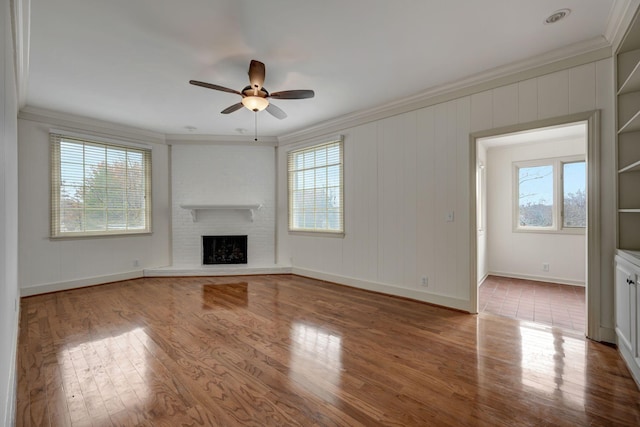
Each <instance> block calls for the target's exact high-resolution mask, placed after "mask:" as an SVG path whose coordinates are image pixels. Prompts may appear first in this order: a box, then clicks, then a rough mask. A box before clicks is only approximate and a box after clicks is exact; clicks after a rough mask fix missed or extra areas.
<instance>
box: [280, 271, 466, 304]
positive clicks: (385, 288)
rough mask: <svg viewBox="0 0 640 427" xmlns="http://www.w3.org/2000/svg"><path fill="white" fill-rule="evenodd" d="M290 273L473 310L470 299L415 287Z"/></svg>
mask: <svg viewBox="0 0 640 427" xmlns="http://www.w3.org/2000/svg"><path fill="white" fill-rule="evenodd" d="M291 273H293V274H297V275H298V276H304V277H310V278H312V279H318V280H324V281H327V282H333V283H338V284H340V285H346V286H351V287H354V288H359V289H365V290H368V291H374V292H380V293H383V294H389V295H395V296H400V297H404V298H411V299H414V300H418V301H423V302H428V303H430V304H435V305H440V306H443V307H448V308H453V309H457V310H461V311H466V312H468V313H471V312H473V311H475V310H470V306H471V302H470V301H468V300H463V299H459V298H454V297H450V296H447V295H439V294H435V293H430V292H424V291H420V290H416V289H407V288H401V287H399V286H393V285H389V284H386V283H379V282H371V281H368V280H361V279H356V278H353V277H345V276H339V275H336V274H329V273H323V272H321V271H316V270H309V269H306V268H298V267H293V268H292V269H291Z"/></svg>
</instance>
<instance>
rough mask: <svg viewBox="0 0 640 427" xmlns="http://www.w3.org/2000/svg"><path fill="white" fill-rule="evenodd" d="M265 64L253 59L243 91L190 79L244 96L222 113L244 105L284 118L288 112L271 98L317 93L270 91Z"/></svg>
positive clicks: (297, 97)
mask: <svg viewBox="0 0 640 427" xmlns="http://www.w3.org/2000/svg"><path fill="white" fill-rule="evenodd" d="M264 75H265V66H264V64H263V63H262V62H260V61H256V60H255V59H252V60H251V64H250V65H249V83H250V84H249V86H246V87H245V88H244V89H242V91H237V90H234V89H229V88H227V87H224V86H219V85H215V84H212V83H205V82H200V81H197V80H189V83H191V84H192V85H196V86H202V87H206V88H208V89H213V90H219V91H222V92H229V93H235V94H237V95H240V96H241V97H242V101H241V102H238V103H237V104H233V105H231V106H229V107H227V108H225V109H224V110H222V111H221V113H222V114H229V113H233V112H234V111H237V110H239V109H240V108H242V107H243V106H244V107H246V108H248V109H249V110H251V111H254V112H258V111H262V110H265V109H266V110H267V112H268V113H270V114H271V115H272V116H273V117H275V118H277V119H280V120H282V119H284V118H286V117H287V113H285V112H284V111H282V110H281V109H280V108H279V107H277V106H275V105H274V104H272V103H270V102H269V98H273V99H307V98H313V97H314V96H315V93H314V92H313V91H312V90H285V91H281V92H274V93H269V91H268V90H267V89H265V88H264V87H263V86H262V85H263V84H264Z"/></svg>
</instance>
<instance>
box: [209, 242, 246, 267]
mask: <svg viewBox="0 0 640 427" xmlns="http://www.w3.org/2000/svg"><path fill="white" fill-rule="evenodd" d="M202 263H203V264H205V265H208V264H246V263H247V236H202Z"/></svg>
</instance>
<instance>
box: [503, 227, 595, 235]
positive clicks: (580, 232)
mask: <svg viewBox="0 0 640 427" xmlns="http://www.w3.org/2000/svg"><path fill="white" fill-rule="evenodd" d="M585 230H586V228H561V229H559V230H556V229H552V228H547V229H544V228H543V229H536V228H514V229H513V230H512V231H513V232H514V233H524V234H527V233H529V234H567V235H578V236H579V235H584V234H585Z"/></svg>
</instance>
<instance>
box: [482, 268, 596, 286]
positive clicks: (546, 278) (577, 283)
mask: <svg viewBox="0 0 640 427" xmlns="http://www.w3.org/2000/svg"><path fill="white" fill-rule="evenodd" d="M487 276H499V277H509V278H511V279H525V280H535V281H536V282H550V283H559V284H561V285H573V286H583V287H584V282H581V281H579V280H572V279H564V278H562V277H551V276H535V275H531V274H519V273H510V272H505V271H490V272H489V273H487Z"/></svg>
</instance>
